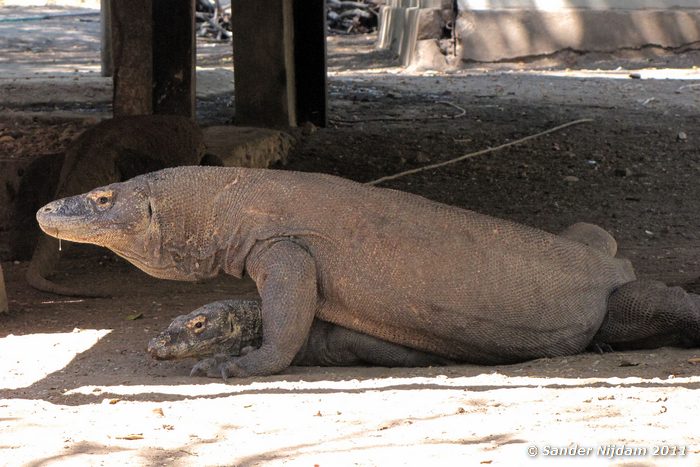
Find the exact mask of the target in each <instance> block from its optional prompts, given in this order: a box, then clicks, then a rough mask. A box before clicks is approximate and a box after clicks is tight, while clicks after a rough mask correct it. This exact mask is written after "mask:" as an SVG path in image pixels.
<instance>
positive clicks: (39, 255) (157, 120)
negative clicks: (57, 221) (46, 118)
mask: <svg viewBox="0 0 700 467" xmlns="http://www.w3.org/2000/svg"><path fill="white" fill-rule="evenodd" d="M203 156H204V139H203V136H202V133H201V131H200V129H199V128H198V127H197V125H195V124H194V123H193V122H192V121H191V120H190V119H188V118H185V117H179V116H170V115H143V116H132V117H120V118H116V119H109V120H105V121H102V122H101V123H99V124H97V125H96V126H94V127H92V128H90V129H88V130H87V131H85V132H84V133H82V134H81V135H80V136H79V137H78V138H77V139H76V140H75V141H74V142H73V143H72V144H71V145H70V147H69V148H68V150H67V151H66V156H65V160H64V163H63V166H62V169H61V174H60V177H59V182H58V186H57V188H56V194H55V197H54V199H56V198H64V197H67V196H73V195H77V194H79V193H83V192H85V191H88V190H90V189H92V188H94V187H95V186H100V185H106V184H109V183H114V182H118V181H123V180H128V179H130V178H133V177H135V176H137V175H140V174H143V173H147V172H151V171H154V170H158V169H162V168H165V167H172V166H179V165H197V164H199V162H200V160H201V159H202V157H203ZM58 260H59V246H58V242H57V241H56V240H55V239H52V238H50V237H47V236H45V235H42V236H41V237H40V238H39V241H38V243H37V246H36V247H35V249H34V254H33V256H32V259H31V262H30V263H29V269H28V271H27V282H28V283H29V284H30V285H31V286H32V287H34V288H36V289H38V290H42V291H45V292H51V293H55V294H59V295H72V296H101V295H100V294H98V293H95V292H94V291H90V290H76V289H73V288H70V287H66V286H62V285H59V284H56V283H54V282H51V281H49V280H47V279H46V277H47V276H49V275H51V274H52V273H53V272H54V271H55V269H56V267H57V265H58Z"/></svg>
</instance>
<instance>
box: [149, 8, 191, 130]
mask: <svg viewBox="0 0 700 467" xmlns="http://www.w3.org/2000/svg"><path fill="white" fill-rule="evenodd" d="M152 1H153V15H152V17H153V113H156V114H170V115H183V116H186V117H194V116H195V98H196V90H195V87H196V86H195V63H196V62H195V60H196V59H195V52H196V47H197V46H196V39H195V35H194V0H152Z"/></svg>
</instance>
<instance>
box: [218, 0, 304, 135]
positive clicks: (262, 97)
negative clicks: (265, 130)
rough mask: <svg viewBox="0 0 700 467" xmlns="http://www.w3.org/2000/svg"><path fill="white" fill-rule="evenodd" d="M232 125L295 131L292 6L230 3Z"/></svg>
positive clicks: (282, 1) (248, 0)
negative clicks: (232, 71) (233, 109)
mask: <svg viewBox="0 0 700 467" xmlns="http://www.w3.org/2000/svg"><path fill="white" fill-rule="evenodd" d="M231 20H232V24H231V27H232V29H233V69H234V80H235V93H236V97H235V102H236V123H239V124H244V125H259V126H272V127H286V126H296V123H297V122H296V102H295V95H296V93H295V86H294V46H293V23H292V0H233V1H232V2H231Z"/></svg>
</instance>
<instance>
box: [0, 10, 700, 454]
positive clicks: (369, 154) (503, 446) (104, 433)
mask: <svg viewBox="0 0 700 467" xmlns="http://www.w3.org/2000/svg"><path fill="white" fill-rule="evenodd" d="M23 11H25V10H23ZM31 11H33V10H31ZM1 12H2V10H0V13H1ZM12 13H13V14H16V13H18V12H17V11H16V10H15V11H13V12H12ZM19 13H22V11H20V12H19ZM0 16H1V14H0ZM61 21H62V22H64V23H65V24H59V25H58V26H56V27H55V28H52V30H55V31H64V32H65V31H69V30H72V29H71V28H75V29H76V31H78V32H76V36H75V38H74V40H73V42H70V41H69V42H64V41H58V40H56V41H52V37H53V36H52V35H51V34H50V33H48V32H47V33H45V34H43V35H36V34H35V35H32V34H26V33H27V31H26V30H23V29H22V28H18V29H17V28H16V25H15V26H13V28H15V29H11V30H10V29H7V30H6V29H3V28H2V26H0V46H1V47H0V57H10V56H12V57H14V60H16V61H17V63H21V64H22V66H23V67H25V66H26V68H23V69H22V70H21V71H22V73H24V74H26V75H28V76H32V77H33V79H32V80H29V82H28V84H27V83H24V85H23V87H22V88H21V89H22V92H23V94H22V98H17V93H16V92H12V91H10V92H6V90H7V85H8V83H9V84H11V85H12V86H19V85H20V84H21V83H20V81H17V80H15V81H12V82H11V83H10V82H9V81H3V80H12V79H15V78H16V77H17V76H19V75H20V73H19V71H16V74H14V75H13V73H14V72H12V70H13V66H14V65H13V64H12V62H7V61H0V157H4V158H17V157H29V156H30V155H33V154H37V153H52V152H55V151H58V150H61V149H62V148H63V147H65V145H66V144H68V142H69V141H70V139H71V138H72V137H73V136H74V135H75V134H77V132H79V131H80V130H81V129H82V128H84V127H85V125H86V124H89V123H90V122H91V121H90V120H89V121H88V122H87V123H85V122H84V121H83V120H80V119H78V120H76V119H75V117H76V116H77V117H80V118H94V117H95V116H101V115H104V114H106V113H108V112H109V106H108V99H105V98H104V96H105V95H107V96H108V95H109V86H108V84H105V82H104V81H100V80H99V79H98V78H96V77H95V72H94V68H91V69H92V70H93V73H92V75H90V73H89V70H82V72H83V73H82V74H77V73H76V72H75V71H71V70H72V69H79V68H80V67H79V66H78V65H75V66H73V65H72V63H76V64H86V63H87V64H90V63H93V64H94V63H96V62H95V61H96V60H97V58H96V55H95V54H96V53H97V50H98V49H97V48H96V46H95V42H94V40H93V39H94V38H93V35H94V34H96V31H97V28H95V24H94V23H93V22H90V21H76V20H75V19H73V20H68V19H64V20H61ZM27 27H35V25H28V26H27ZM18 34H20V35H21V41H20V40H19V39H18V38H17V35H18ZM56 34H58V32H57V33H56ZM13 38H14V39H13ZM27 42H28V43H29V45H27ZM86 44H87V45H86ZM90 44H91V45H90ZM228 47H229V46H228V45H222V44H214V43H210V42H206V41H200V44H199V49H200V64H202V65H205V66H206V68H207V70H216V69H217V67H219V66H221V67H227V66H229V65H230V62H231V60H230V54H229V53H228V50H229V49H228ZM77 51H79V52H80V53H77ZM52 54H53V55H54V56H60V57H64V58H62V59H60V60H58V61H57V62H51V63H49V62H50V61H51V60H52V59H51V55H52ZM32 62H34V63H37V64H40V66H39V65H37V66H35V67H32V66H31V64H32ZM47 63H48V65H47ZM697 63H700V52H698V51H693V50H685V51H661V50H655V49H645V50H641V51H625V52H624V53H619V54H614V55H601V54H597V55H593V54H589V55H586V54H571V53H567V54H561V55H558V56H553V57H544V58H539V59H538V60H533V61H527V62H520V63H509V64H491V65H484V64H479V65H473V66H471V67H470V68H467V69H464V70H459V71H455V70H447V71H440V72H409V71H406V70H402V69H400V68H397V67H395V61H394V60H393V58H392V57H390V56H388V55H387V54H386V53H384V52H378V51H375V50H374V49H373V48H372V37H369V36H359V37H332V38H330V39H329V66H330V95H329V102H330V115H331V124H330V125H329V127H328V128H320V129H311V131H306V132H305V133H304V134H303V135H301V136H300V141H299V143H298V144H297V146H296V149H295V151H294V153H293V154H292V156H291V157H290V161H289V163H288V164H287V165H286V166H284V167H279V168H282V169H293V170H304V171H317V172H325V173H332V174H338V175H342V176H345V177H348V178H351V179H355V180H359V181H368V180H372V179H375V178H378V177H380V176H383V175H387V174H391V173H395V172H399V171H403V170H407V169H410V168H415V167H419V166H424V165H426V164H430V163H435V162H440V161H444V160H448V159H450V158H454V157H457V156H459V155H462V154H466V153H469V152H472V151H476V150H479V149H483V148H487V147H493V146H497V145H499V144H502V143H505V142H508V141H513V140H515V139H518V138H521V137H524V136H527V135H530V134H534V133H537V132H540V131H542V130H546V129H548V128H551V127H554V126H556V125H560V124H563V123H566V122H569V121H573V120H577V119H583V118H586V119H592V121H591V122H587V123H582V124H579V125H576V126H573V127H570V128H568V129H566V130H563V131H560V132H557V133H554V134H550V135H547V136H544V137H541V138H538V139H535V140H533V141H530V142H528V143H526V144H523V145H520V146H516V147H511V148H508V149H505V150H502V151H499V152H496V153H492V154H488V155H484V156H480V157H477V158H473V159H470V160H468V161H464V162H461V163H458V164H455V165H451V166H448V167H445V168H441V169H437V170H431V171H426V172H422V173H419V174H416V175H412V176H408V177H405V178H402V179H399V180H396V181H393V182H389V183H386V184H385V186H387V187H391V188H396V189H401V190H406V191H410V192H414V193H418V194H421V195H423V196H426V197H428V198H431V199H434V200H438V201H441V202H445V203H449V204H454V205H457V206H462V207H465V208H469V209H474V210H477V211H480V212H484V213H487V214H491V215H495V216H498V217H503V218H508V219H513V220H516V221H518V222H523V223H526V224H529V225H533V226H536V227H539V228H543V229H545V230H549V231H553V232H556V231H559V230H561V229H563V228H565V227H566V226H567V225H569V224H571V223H573V222H576V221H587V222H594V223H597V224H600V225H602V226H603V227H605V228H606V229H608V230H610V231H611V232H612V233H613V234H614V235H615V237H616V238H617V239H618V241H619V244H620V254H621V255H623V256H626V257H628V258H630V259H631V260H632V261H633V263H634V265H635V267H636V269H637V271H638V275H639V276H640V277H645V278H655V279H660V280H664V281H666V282H669V283H674V284H684V286H685V287H687V288H688V289H689V290H694V291H699V290H700V285H698V283H697V282H696V279H697V277H698V275H700V264H699V263H700V255H699V252H700V250H699V249H698V244H699V242H700V238H699V235H700V234H699V232H700V231H699V229H698V227H700V219H699V218H698V216H697V213H698V212H699V211H700V183H698V182H697V179H698V177H699V176H700V132H699V131H698V128H699V127H698V124H699V123H700V114H699V112H698V108H699V107H698V105H699V104H700V72H698V70H697V69H696V68H695V67H694V66H693V65H694V64H697ZM81 66H82V65H81ZM40 67H43V68H41V69H40ZM71 67H73V68H71ZM631 70H633V71H631ZM632 72H634V73H637V74H638V75H635V76H638V77H639V78H640V79H635V78H631V77H630V74H631V73H632ZM217 73H219V75H218V76H219V77H220V79H221V82H224V81H227V80H228V81H230V79H228V78H227V76H228V75H227V74H226V71H225V70H223V71H222V70H219V71H217ZM86 75H87V76H86ZM39 78H41V79H39ZM42 80H44V81H42ZM51 80H54V81H51ZM66 80H68V81H71V80H74V81H76V82H77V83H92V86H93V87H90V88H89V89H92V90H93V91H94V93H93V94H92V96H89V95H86V94H89V93H80V92H78V95H79V96H81V99H77V98H73V97H66V96H65V95H64V96H61V95H53V97H51V98H50V99H47V98H45V97H42V96H45V95H47V94H46V93H47V92H48V90H50V89H53V88H54V87H55V85H56V83H59V82H60V83H63V84H65V83H66ZM47 81H48V83H49V84H47ZM13 83H14V84H13ZM215 84H216V81H214V87H216V86H215ZM227 85H230V83H227ZM222 86H223V84H222ZM13 89H16V88H13ZM3 90H5V91H3ZM71 96H72V95H71ZM47 101H49V102H47ZM78 101H79V103H76V102H78ZM229 102H230V92H229V91H227V92H221V93H219V94H217V93H212V92H210V93H208V94H207V95H206V97H203V98H201V99H200V100H199V109H198V110H199V112H198V114H199V120H200V123H202V124H203V125H207V124H212V123H220V122H222V121H229V120H230V119H231V118H232V116H233V109H232V108H231V107H230V106H228V103H229ZM455 106H456V107H455ZM460 109H464V112H463V113H462V111H461V110H460ZM67 116H69V117H70V118H68V117H67ZM34 117H37V118H34ZM307 130H308V129H307ZM3 136H9V138H3ZM27 234H28V235H29V233H27ZM26 265H27V263H26V261H5V262H3V263H2V267H3V269H4V270H5V276H6V279H7V288H8V295H9V299H10V307H11V312H10V313H9V314H8V315H6V316H0V355H2V358H1V359H0V464H3V465H31V466H40V465H42V466H43V465H183V466H185V465H240V466H252V465H362V466H365V465H425V464H428V463H432V464H433V465H458V464H461V465H475V464H484V465H540V464H542V465H567V464H569V463H571V464H574V463H575V464H577V465H583V464H582V463H584V462H585V463H586V465H624V466H641V465H645V466H646V465H672V466H686V465H688V466H690V465H698V464H700V435H699V434H698V433H699V431H698V429H697V420H698V415H700V413H699V411H698V410H699V409H698V403H697V401H698V394H699V393H698V392H696V391H698V389H700V364H698V361H700V360H699V359H698V357H700V350H699V349H687V350H681V349H668V348H664V349H656V350H651V351H638V352H618V353H609V354H603V355H599V354H583V355H577V356H572V357H566V358H554V359H542V360H537V361H532V362H527V363H523V364H518V365H508V366H497V367H479V366H473V365H460V366H451V367H444V368H427V369H386V368H291V369H289V371H288V372H286V373H285V374H283V375H278V376H272V377H264V378H246V379H240V380H235V381H231V382H229V384H224V383H223V382H222V381H218V380H213V379H206V378H191V377H189V376H187V375H188V372H189V368H190V367H191V365H192V363H193V362H191V361H185V362H178V363H173V362H156V361H152V360H151V359H150V358H149V357H148V356H147V355H146V353H145V352H144V348H145V345H146V342H147V340H148V339H149V338H150V337H152V336H153V335H155V334H156V333H157V331H159V330H160V329H162V328H164V327H165V326H166V325H167V324H168V323H169V322H170V320H171V319H172V318H173V317H175V316H176V315H179V314H182V313H185V312H189V311H191V310H192V309H194V308H196V307H198V306H201V305H202V304H204V303H207V302H210V301H214V300H218V299H223V298H229V297H241V296H243V297H249V296H253V295H254V294H255V287H254V285H253V284H252V283H251V282H248V281H236V280H233V279H230V278H225V277H224V278H220V279H217V280H216V281H213V282H210V283H205V284H183V283H174V282H167V281H159V280H156V279H153V278H150V277H147V276H146V275H145V274H143V273H141V272H139V271H137V270H135V268H133V267H131V266H130V265H128V264H126V263H125V262H123V261H122V260H119V259H117V258H115V257H114V255H112V254H111V253H109V252H106V251H103V250H99V249H97V248H91V247H75V248H73V249H71V250H70V251H66V255H65V258H64V259H63V260H62V264H61V270H60V272H59V274H58V275H57V276H56V277H55V278H54V279H55V280H56V281H57V282H61V283H66V284H81V285H83V286H84V285H86V284H87V285H89V286H91V287H93V288H94V289H95V290H100V291H103V292H108V293H111V294H112V295H113V297H114V298H112V299H69V298H65V297H56V296H51V295H48V294H43V293H40V292H37V291H34V290H32V289H30V288H29V287H28V286H27V285H26V284H25V283H24V282H23V274H24V272H25V270H26ZM130 318H137V319H130ZM694 362H695V363H694ZM625 448H626V449H627V450H626V451H625ZM582 458H583V459H582Z"/></svg>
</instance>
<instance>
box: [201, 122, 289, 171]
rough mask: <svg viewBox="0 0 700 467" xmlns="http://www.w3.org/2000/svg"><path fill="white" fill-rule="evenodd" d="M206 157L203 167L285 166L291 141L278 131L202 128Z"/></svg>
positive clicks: (250, 128) (249, 128)
mask: <svg viewBox="0 0 700 467" xmlns="http://www.w3.org/2000/svg"><path fill="white" fill-rule="evenodd" d="M202 132H203V133H204V141H205V144H206V147H207V149H206V153H207V154H206V156H205V158H204V161H203V163H206V164H209V165H219V166H224V167H253V168H267V167H269V166H270V165H272V164H273V163H275V162H282V163H285V162H286V161H287V156H288V155H289V151H290V150H291V149H292V147H293V145H294V138H293V137H292V136H291V135H289V134H288V133H285V132H283V131H279V130H271V129H267V128H253V127H237V126H212V127H208V128H203V129H202Z"/></svg>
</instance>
